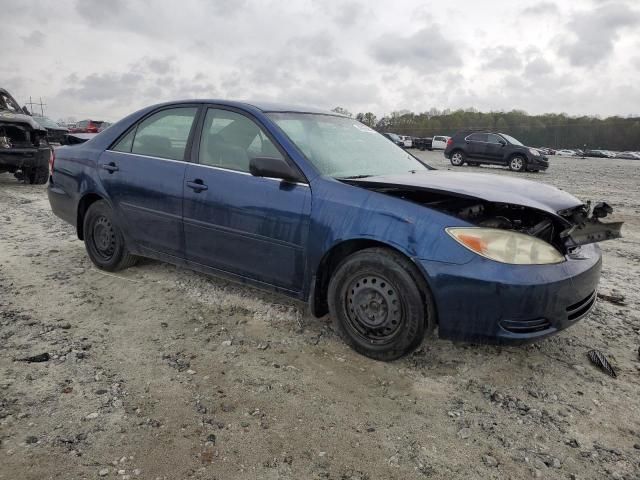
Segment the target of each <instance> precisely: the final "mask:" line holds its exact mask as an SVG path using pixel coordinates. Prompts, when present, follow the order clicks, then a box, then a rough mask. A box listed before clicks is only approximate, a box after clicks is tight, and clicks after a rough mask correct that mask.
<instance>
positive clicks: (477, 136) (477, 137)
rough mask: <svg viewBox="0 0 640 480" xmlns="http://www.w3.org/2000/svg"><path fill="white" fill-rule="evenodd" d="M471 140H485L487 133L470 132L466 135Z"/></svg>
mask: <svg viewBox="0 0 640 480" xmlns="http://www.w3.org/2000/svg"><path fill="white" fill-rule="evenodd" d="M467 138H468V139H469V140H471V141H472V142H486V141H487V134H486V133H472V134H471V135H469V136H468V137H467Z"/></svg>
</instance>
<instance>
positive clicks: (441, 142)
mask: <svg viewBox="0 0 640 480" xmlns="http://www.w3.org/2000/svg"><path fill="white" fill-rule="evenodd" d="M449 138H450V137H445V136H443V135H436V136H435V137H433V141H432V142H431V148H432V149H434V150H444V149H445V148H447V141H448V140H449Z"/></svg>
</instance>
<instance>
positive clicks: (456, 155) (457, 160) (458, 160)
mask: <svg viewBox="0 0 640 480" xmlns="http://www.w3.org/2000/svg"><path fill="white" fill-rule="evenodd" d="M450 160H451V165H453V166H454V167H461V166H462V165H463V164H464V161H465V160H466V156H465V154H464V152H463V151H460V150H456V151H455V152H453V153H452V154H451V159H450Z"/></svg>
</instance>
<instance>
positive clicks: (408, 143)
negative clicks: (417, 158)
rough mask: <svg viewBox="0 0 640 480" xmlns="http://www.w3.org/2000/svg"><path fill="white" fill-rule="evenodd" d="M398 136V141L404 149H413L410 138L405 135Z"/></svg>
mask: <svg viewBox="0 0 640 480" xmlns="http://www.w3.org/2000/svg"><path fill="white" fill-rule="evenodd" d="M398 136H399V137H400V140H402V141H403V142H404V146H405V147H407V148H411V147H413V140H411V137H409V136H407V135H398Z"/></svg>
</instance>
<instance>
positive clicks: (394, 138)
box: [382, 132, 404, 147]
mask: <svg viewBox="0 0 640 480" xmlns="http://www.w3.org/2000/svg"><path fill="white" fill-rule="evenodd" d="M382 135H384V136H385V137H386V138H387V139H389V140H391V141H392V142H393V143H395V144H396V145H398V146H399V147H404V140H403V139H402V137H400V135H396V134H395V133H390V132H385V133H383V134H382Z"/></svg>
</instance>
